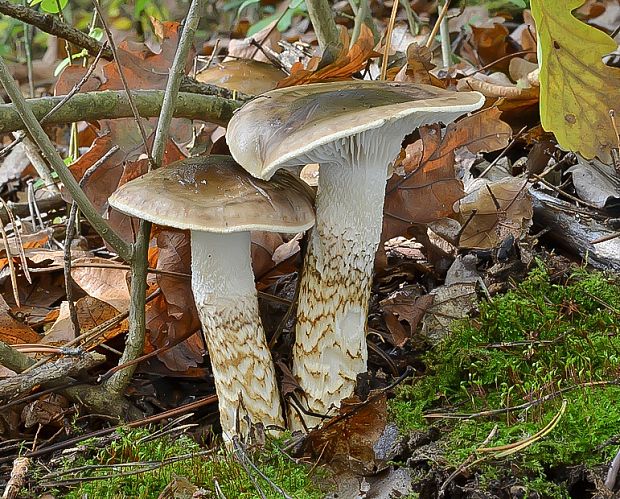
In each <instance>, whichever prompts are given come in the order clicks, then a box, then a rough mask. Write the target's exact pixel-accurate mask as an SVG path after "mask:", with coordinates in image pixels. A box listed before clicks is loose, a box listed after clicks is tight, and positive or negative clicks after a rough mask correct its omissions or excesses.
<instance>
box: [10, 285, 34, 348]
mask: <svg viewBox="0 0 620 499" xmlns="http://www.w3.org/2000/svg"><path fill="white" fill-rule="evenodd" d="M40 339H41V337H40V336H39V335H38V334H37V333H36V332H35V330H34V329H32V328H31V327H30V326H29V325H28V324H24V323H23V322H20V321H18V320H17V319H15V318H14V317H13V316H12V315H11V309H10V308H9V306H8V304H7V303H6V302H5V301H4V298H3V297H2V295H0V341H3V342H4V343H8V344H9V345H16V344H19V343H38V342H39V340H40Z"/></svg>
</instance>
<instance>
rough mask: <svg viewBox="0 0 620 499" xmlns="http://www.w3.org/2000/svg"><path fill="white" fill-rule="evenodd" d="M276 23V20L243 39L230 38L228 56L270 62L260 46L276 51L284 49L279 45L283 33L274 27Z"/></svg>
mask: <svg viewBox="0 0 620 499" xmlns="http://www.w3.org/2000/svg"><path fill="white" fill-rule="evenodd" d="M275 24H276V21H274V22H272V23H270V24H268V25H267V26H265V27H264V28H263V29H261V30H260V31H259V32H258V33H254V35H252V36H249V37H247V38H244V39H243V40H234V39H233V40H230V41H229V42H228V56H229V57H230V58H234V59H253V60H255V61H260V62H270V61H269V59H268V58H267V56H266V55H265V54H264V52H263V51H262V50H260V49H258V46H260V47H264V48H265V49H268V50H272V51H273V52H275V53H280V52H281V51H282V48H281V47H280V45H278V42H279V41H280V39H281V38H282V35H281V34H280V32H279V31H278V30H277V29H274V28H275ZM252 42H255V43H252ZM257 45H258V46H257Z"/></svg>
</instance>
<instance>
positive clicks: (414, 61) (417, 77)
mask: <svg viewBox="0 0 620 499" xmlns="http://www.w3.org/2000/svg"><path fill="white" fill-rule="evenodd" d="M432 58H433V53H432V52H431V49H429V48H428V47H425V46H424V45H420V44H418V43H411V44H409V46H408V47H407V64H405V65H404V66H403V67H402V68H401V70H400V71H399V72H398V74H397V75H396V77H395V78H394V81H404V82H408V83H426V84H427V85H434V86H435V87H440V88H446V84H445V82H444V81H442V80H440V79H439V78H437V77H436V76H434V75H432V74H431V72H430V71H431V70H432V69H435V67H436V66H435V64H433V63H432Z"/></svg>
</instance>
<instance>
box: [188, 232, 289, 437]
mask: <svg viewBox="0 0 620 499" xmlns="http://www.w3.org/2000/svg"><path fill="white" fill-rule="evenodd" d="M192 290H193V293H194V299H195V300H196V307H197V308H198V313H199V315H200V320H201V322H202V326H203V328H204V333H205V338H206V340H207V348H208V349H209V357H210V359H211V368H212V370H213V379H214V381H215V389H216V391H217V395H218V398H219V409H220V421H221V424H222V430H223V433H224V439H225V440H226V441H230V440H231V439H232V437H233V436H234V435H240V436H242V437H245V436H247V435H248V432H249V429H250V428H249V425H248V421H249V422H251V423H253V424H256V423H263V424H264V425H265V426H268V425H275V426H278V427H280V428H282V427H284V421H283V419H282V410H281V404H280V396H279V392H278V386H277V384H276V376H275V368H274V365H273V360H272V358H271V353H270V352H269V347H268V346H267V341H266V339H265V332H264V330H263V326H262V323H261V319H260V315H259V312H258V301H257V298H256V287H255V284H254V275H253V273H252V267H251V259H250V233H249V232H238V233H234V234H214V233H209V232H200V231H192Z"/></svg>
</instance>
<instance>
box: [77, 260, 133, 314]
mask: <svg viewBox="0 0 620 499" xmlns="http://www.w3.org/2000/svg"><path fill="white" fill-rule="evenodd" d="M98 263H101V264H109V263H110V260H107V259H105V258H98V257H89V258H77V259H75V260H74V261H73V264H74V267H73V268H72V269H71V277H73V280H74V281H75V283H76V284H77V285H78V286H80V287H81V288H82V289H83V290H84V291H86V293H88V294H89V295H90V296H92V297H94V298H97V299H98V300H101V301H104V302H106V303H108V304H110V305H112V306H113V307H114V308H115V309H116V310H118V311H119V312H125V311H126V310H127V309H128V308H129V302H130V298H129V288H128V287H127V272H128V271H127V270H123V269H111V268H98V267H78V268H75V265H78V264H81V265H89V264H91V265H96V264H98Z"/></svg>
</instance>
